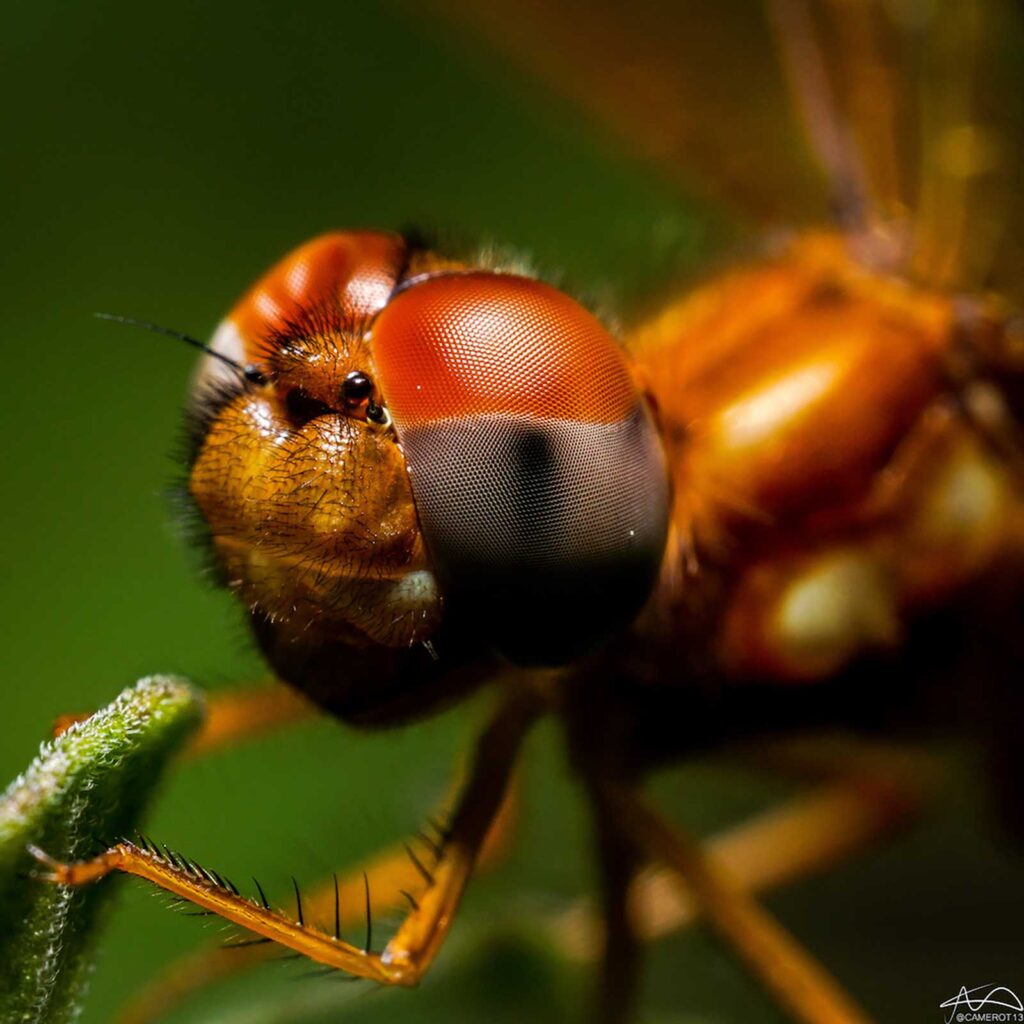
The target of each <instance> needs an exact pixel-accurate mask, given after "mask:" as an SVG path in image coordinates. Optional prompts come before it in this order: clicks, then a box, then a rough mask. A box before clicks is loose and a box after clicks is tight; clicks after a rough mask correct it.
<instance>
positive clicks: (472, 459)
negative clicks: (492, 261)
mask: <svg viewBox="0 0 1024 1024" xmlns="http://www.w3.org/2000/svg"><path fill="white" fill-rule="evenodd" d="M373 349H374V358H375V361H376V365H377V371H378V374H379V377H380V382H381V387H382V391H383V393H384V394H386V395H387V397H388V407H389V409H390V412H391V415H392V416H393V418H394V424H395V429H396V431H397V434H398V438H399V440H400V441H401V443H402V446H403V449H404V451H405V454H406V460H407V465H408V469H409V476H410V480H411V482H412V488H413V495H414V498H415V500H416V506H417V511H418V514H419V517H420V522H421V525H422V527H423V533H424V538H425V539H426V542H427V545H428V547H429V548H430V553H431V557H432V559H433V561H434V567H435V570H436V571H437V572H438V574H439V576H440V578H441V580H442V582H443V584H444V586H445V589H446V597H447V599H448V602H449V607H450V608H452V609H460V608H461V609H462V613H463V614H464V615H467V616H468V617H470V618H473V619H476V620H478V621H477V622H476V623H475V625H478V626H479V628H480V629H482V630H484V631H485V632H486V633H487V635H488V636H490V637H491V639H492V642H493V643H494V644H495V646H497V647H498V648H499V649H500V650H502V651H504V652H505V653H506V654H508V655H509V656H511V657H514V658H517V659H518V660H522V661H539V662H548V663H551V662H558V661H561V660H565V659H567V658H569V657H572V656H575V655H576V654H578V653H579V652H580V651H582V650H585V649H587V648H589V647H593V646H595V645H596V644H598V643H599V642H601V641H602V640H604V639H605V638H606V637H607V636H608V635H609V632H610V631H611V630H612V629H613V628H614V627H615V626H617V625H621V624H622V623H624V622H626V621H628V620H629V619H631V618H632V617H633V615H635V613H636V611H637V609H638V608H639V606H640V604H642V602H643V601H644V599H645V598H646V596H647V595H648V593H649V591H650V589H651V587H652V586H653V582H654V579H655V577H656V574H657V571H658V567H659V564H660V560H661V555H662V551H663V548H664V545H665V538H666V533H667V520H668V483H667V471H666V466H665V460H664V455H663V452H662V449H661V444H660V440H659V438H658V436H657V434H656V432H655V430H654V427H653V424H652V422H651V420H650V417H649V415H648V411H647V408H646V404H645V402H644V400H643V398H642V396H641V395H640V394H639V393H638V392H637V389H636V387H635V385H634V383H633V380H632V377H631V375H630V372H629V369H628V367H627V365H626V362H625V360H624V357H623V355H622V352H621V350H620V349H619V348H618V346H617V345H616V343H615V341H614V340H613V339H612V338H611V336H610V335H609V334H608V332H607V331H606V330H605V329H604V328H603V327H602V326H601V324H600V323H599V322H598V321H597V320H596V319H595V318H594V317H593V316H591V315H590V314H589V313H588V312H587V311H586V310H584V309H583V308H582V307H581V306H579V305H578V304H577V303H575V302H573V301H572V300H571V299H570V298H568V296H566V295H563V294H562V293H561V292H558V291H557V290H555V289H554V288H551V287H549V286H548V285H544V284H542V283H540V282H538V281H533V280H530V279H527V278H521V277H515V276H512V275H506V274H494V273H487V272H482V271H481V272H473V273H466V274H452V275H445V276H439V277H435V278H431V279H428V280H426V281H424V282H422V283H420V284H417V285H414V286H413V287H411V288H409V289H408V290H407V291H404V292H401V293H400V294H398V295H397V296H396V297H395V298H394V299H393V300H392V301H391V302H390V303H389V304H388V305H387V306H386V307H385V308H384V309H383V310H382V311H381V313H380V314H379V315H378V317H377V319H376V321H375V323H374V328H373Z"/></svg>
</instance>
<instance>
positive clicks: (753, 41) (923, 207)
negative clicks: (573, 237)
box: [434, 0, 1024, 293]
mask: <svg viewBox="0 0 1024 1024" xmlns="http://www.w3.org/2000/svg"><path fill="white" fill-rule="evenodd" d="M434 9H435V10H438V11H439V12H440V13H441V14H442V15H443V16H444V17H446V18H448V19H450V20H452V21H454V22H456V23H458V24H461V25H463V26H465V27H467V28H468V29H470V30H471V31H473V32H475V33H477V34H478V36H479V37H481V38H483V39H484V40H485V41H486V42H487V44H489V45H491V46H493V47H496V48H497V49H499V50H501V51H504V52H505V53H506V54H507V55H508V56H509V57H511V58H512V59H513V60H514V61H515V62H516V63H518V64H519V65H520V66H521V67H522V68H523V69H525V70H526V71H528V72H529V73H530V74H532V75H534V76H536V77H539V78H540V79H542V80H543V81H545V82H546V83H547V84H548V85H550V86H551V87H553V88H554V89H555V90H556V91H557V92H559V93H561V94H562V95H564V96H566V97H568V98H570V99H572V100H573V101H575V102H577V103H578V104H579V105H580V106H582V107H583V108H584V109H586V110H587V111H589V112H590V113H591V114H592V115H594V116H595V117H596V118H597V119H598V120H600V121H601V122H602V123H603V124H604V125H605V126H607V127H608V128H609V129H610V130H611V133H612V135H613V137H615V138H617V139H618V140H619V142H620V144H621V145H622V146H623V149H624V150H625V151H626V152H627V153H629V154H630V155H633V156H639V157H641V158H644V159H648V160H650V161H651V162H652V163H654V164H656V165H657V166H658V168H659V169H660V170H661V171H662V172H663V173H664V174H665V175H667V176H668V177H669V178H670V179H672V180H673V181H675V182H676V183H678V184H679V185H681V186H682V187H683V188H685V189H686V190H687V191H688V192H690V193H692V192H693V191H695V190H697V191H703V192H704V193H705V194H708V195H710V196H713V197H716V198H719V199H726V200H728V201H729V203H730V204H731V205H732V206H733V207H734V208H736V209H738V210H740V211H743V212H745V213H747V214H749V215H751V216H752V217H753V218H755V219H756V220H757V221H760V222H762V223H766V224H780V223H781V224H787V225H801V224H808V223H818V224H822V223H827V222H828V221H829V220H832V221H833V222H835V221H836V220H838V222H839V224H840V225H841V226H843V227H845V228H847V229H848V230H858V229H862V230H874V229H878V228H879V226H882V227H884V230H885V232H886V233H887V234H888V235H889V237H890V239H891V240H895V243H896V244H895V251H896V253H897V256H896V258H898V259H899V260H900V261H901V263H903V264H904V266H907V265H909V267H910V268H911V269H912V270H913V271H914V272H915V274H916V275H917V276H918V277H920V278H922V279H925V280H928V281H929V282H931V283H934V284H938V285H943V286H949V287H960V288H963V287H978V286H980V285H988V284H998V286H999V287H1001V288H1004V289H1010V290H1016V291H1018V293H1019V291H1020V288H1019V286H1018V285H1017V283H1016V280H1015V279H1016V278H1017V277H1019V276H1020V268H1021V267H1022V266H1024V263H1022V261H1021V255H1024V254H1022V253H1021V252H1020V241H1019V240H1020V239H1021V237H1022V236H1021V234H1020V231H1019V230H1018V228H1019V227H1020V226H1021V221H1022V220H1024V218H1022V217H1021V214H1020V212H1019V211H1020V210H1021V209H1024V203H1022V202H1021V201H1020V200H1019V199H1017V198H1016V197H1015V196H1013V194H1012V193H1013V189H1012V188H1011V187H1010V186H1011V184H1012V183H1013V181H1014V176H1015V175H1016V174H1017V173H1019V170H1020V168H1021V161H1020V156H1021V148H1022V145H1021V144H1022V140H1024V104H1022V103H1020V102H1019V101H1018V99H1017V97H1019V95H1020V93H1021V86H1022V85H1024V73H1022V65H1024V30H1022V26H1021V16H1020V11H1019V9H1018V8H1017V7H1016V6H1011V4H1010V3H1009V2H1008V0H763V2H759V0H690V2H679V0H676V2H671V0H634V2H632V3H629V4H624V3H616V2H613V0H558V2H555V0H520V2H515V3H513V2H511V0H489V2H488V3H486V4H478V3H469V2H467V0H435V3H434Z"/></svg>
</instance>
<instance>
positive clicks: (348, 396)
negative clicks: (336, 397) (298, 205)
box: [341, 370, 373, 405]
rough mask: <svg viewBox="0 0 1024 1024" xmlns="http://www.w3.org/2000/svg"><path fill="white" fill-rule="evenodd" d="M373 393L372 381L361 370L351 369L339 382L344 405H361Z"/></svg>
mask: <svg viewBox="0 0 1024 1024" xmlns="http://www.w3.org/2000/svg"><path fill="white" fill-rule="evenodd" d="M372 395H373V381H372V380H371V378H370V377H369V376H367V374H365V373H363V371H362V370H353V371H352V372H351V373H349V374H348V375H347V376H346V377H345V379H344V380H343V381H342V382H341V398H342V401H344V403H345V404H346V405H362V404H363V402H365V401H367V400H368V399H369V398H371V397H372Z"/></svg>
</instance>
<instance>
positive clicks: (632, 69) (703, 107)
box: [434, 0, 828, 222]
mask: <svg viewBox="0 0 1024 1024" xmlns="http://www.w3.org/2000/svg"><path fill="white" fill-rule="evenodd" d="M434 9H435V10H439V11H440V12H441V13H442V14H443V15H444V16H445V17H446V18H449V19H451V20H452V21H454V22H456V23H457V24H460V25H462V26H464V27H467V28H469V29H471V30H472V31H475V32H476V33H477V34H478V36H481V37H483V39H484V41H485V44H489V45H491V46H494V47H496V48H497V49H499V50H501V51H504V52H505V53H506V54H507V55H508V56H510V57H511V58H513V59H514V61H515V62H516V63H517V64H518V65H519V66H520V67H521V68H523V69H524V70H526V71H527V72H528V73H530V74H531V75H534V76H536V77H539V78H540V79H542V80H543V81H544V82H545V83H546V84H548V85H549V86H551V87H552V88H553V89H554V90H555V91H556V92H559V93H561V94H562V95H564V96H567V97H568V98H570V99H572V100H573V101H575V102H577V103H578V104H579V105H580V106H582V107H583V108H584V109H585V110H587V111H589V112H590V113H591V114H593V115H594V116H595V117H596V118H597V119H598V120H600V121H601V122H603V124H604V125H605V126H607V127H608V128H610V129H611V131H612V133H613V137H614V138H617V139H618V141H619V142H620V143H621V144H622V145H623V148H624V149H625V151H626V152H627V153H628V154H629V155H632V156H639V157H641V158H643V159H647V160H650V161H652V162H653V163H655V164H656V165H657V166H658V167H659V168H660V170H662V171H663V172H664V173H665V174H667V175H668V176H669V177H670V178H671V179H673V180H674V181H675V182H677V183H678V184H680V185H681V186H682V187H684V188H685V189H686V190H687V191H689V192H691V193H692V192H693V191H695V190H699V191H703V192H705V193H706V194H710V195H711V196H712V197H715V198H719V199H726V200H728V201H729V202H730V204H731V205H733V206H734V207H737V208H739V210H741V211H743V212H746V213H748V214H751V215H753V216H754V217H756V218H757V219H758V220H761V221H766V222H792V221H793V219H794V218H798V219H807V220H816V221H820V220H821V219H822V218H823V217H824V216H826V214H827V212H828V193H827V188H826V182H825V180H824V178H823V176H822V175H821V173H820V171H819V169H818V167H817V166H816V165H815V161H814V158H813V154H812V153H811V152H810V151H809V150H808V148H807V146H806V145H805V143H804V139H803V131H802V126H801V124H800V120H799V118H798V117H797V116H796V114H795V112H794V110H793V106H792V104H791V103H790V102H789V95H788V86H787V82H786V79H785V75H784V73H783V69H782V67H781V66H780V63H779V61H778V59H777V55H776V53H775V49H774V32H773V27H772V25H771V23H770V20H769V18H768V17H767V16H766V14H765V11H764V10H763V9H762V8H761V7H760V6H759V5H758V4H756V3H751V2H750V0H716V2H715V3H714V4H712V3H710V2H709V0H708V2H702V3H700V4H692V3H691V4H686V3H679V2H672V0H640V2H636V3H630V4H624V3H616V2H614V0H557V2H554V0H552V2H548V0H522V2H515V0H493V2H491V0H489V2H487V3H474V2H471V0H436V3H435V5H434Z"/></svg>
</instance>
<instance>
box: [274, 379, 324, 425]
mask: <svg viewBox="0 0 1024 1024" xmlns="http://www.w3.org/2000/svg"><path fill="white" fill-rule="evenodd" d="M284 402H285V406H286V407H287V409H288V416H289V417H290V418H291V419H292V420H293V421H294V422H295V423H296V424H298V425H301V424H303V423H308V422H309V421H310V420H315V419H316V418H317V417H318V416H327V415H329V414H330V413H332V412H334V410H333V409H332V408H331V407H330V406H329V405H327V403H326V402H321V401H320V399H319V398H314V397H313V396H312V395H311V394H310V393H309V392H308V391H304V390H303V389H302V388H292V389H291V390H290V391H289V392H288V393H287V394H286V395H285V398H284Z"/></svg>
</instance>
